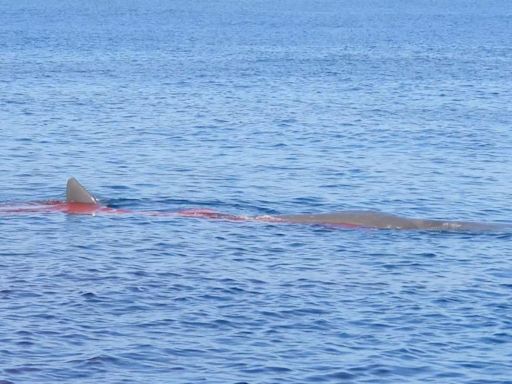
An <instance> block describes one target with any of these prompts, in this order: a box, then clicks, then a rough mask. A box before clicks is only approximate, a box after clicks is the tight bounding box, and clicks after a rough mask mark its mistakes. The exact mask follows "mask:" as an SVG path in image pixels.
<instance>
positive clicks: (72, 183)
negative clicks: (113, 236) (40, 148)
mask: <svg viewBox="0 0 512 384" xmlns="http://www.w3.org/2000/svg"><path fill="white" fill-rule="evenodd" d="M51 212H61V213H66V214H85V215H99V214H108V215H112V214H136V215H144V216H172V217H186V218H202V219H210V220H224V221H237V222H244V221H258V222H266V223H284V224H309V225H322V226H328V227H339V228H374V229H409V230H433V231H474V232H479V231H500V230H510V229H512V224H501V223H498V224H493V223H478V222H469V221H448V220H429V219H414V218H408V217H403V216H398V215H392V214H388V213H382V212H376V211H342V212H334V213H312V214H293V215H260V216H245V215H234V214H230V213H223V212H218V211H215V210H212V209H205V208H200V209H183V210H180V211H131V210H126V209H118V208H111V207H108V206H106V205H102V204H100V201H99V200H98V199H97V198H96V197H94V196H93V195H92V194H91V193H90V192H89V191H87V189H86V188H85V187H84V186H83V185H82V184H80V182H79V181H78V180H77V179H75V178H74V177H71V178H69V179H68V181H67V184H66V200H65V201H46V202H32V203H24V204H17V205H5V204H0V214H8V215H13V214H33V213H51Z"/></svg>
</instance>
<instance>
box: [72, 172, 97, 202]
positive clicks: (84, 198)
mask: <svg viewBox="0 0 512 384" xmlns="http://www.w3.org/2000/svg"><path fill="white" fill-rule="evenodd" d="M66 202H67V203H82V204H98V200H96V198H95V197H94V196H93V195H91V194H90V193H89V192H88V191H87V189H85V188H84V187H83V186H82V184H80V183H79V182H78V180H77V179H75V178H74V177H70V178H69V179H68V183H67V186H66Z"/></svg>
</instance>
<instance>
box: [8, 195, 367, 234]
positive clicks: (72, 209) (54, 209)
mask: <svg viewBox="0 0 512 384" xmlns="http://www.w3.org/2000/svg"><path fill="white" fill-rule="evenodd" d="M44 213H64V214H69V215H92V216H95V215H144V216H153V217H186V218H200V219H208V220H222V221H234V222H247V221H257V222H264V223H288V224H293V223H290V222H287V221H286V220H283V219H281V218H280V217H277V216H271V215H260V216H245V215H233V214H229V213H223V212H218V211H215V210H213V209H207V208H191V209H183V210H180V211H132V210H127V209H118V208H110V207H107V206H104V205H100V204H84V203H67V202H65V201H46V202H34V203H21V204H4V205H0V215H5V216H10V215H27V214H44ZM323 226H327V227H331V228H345V229H351V228H361V226H359V225H355V224H349V223H346V224H345V223H343V224H342V223H340V224H323Z"/></svg>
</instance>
